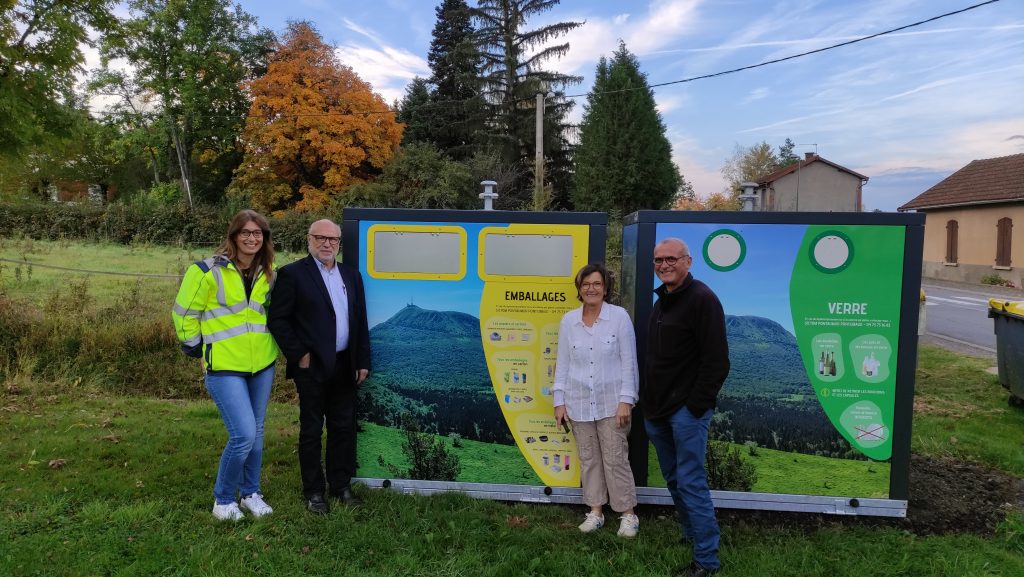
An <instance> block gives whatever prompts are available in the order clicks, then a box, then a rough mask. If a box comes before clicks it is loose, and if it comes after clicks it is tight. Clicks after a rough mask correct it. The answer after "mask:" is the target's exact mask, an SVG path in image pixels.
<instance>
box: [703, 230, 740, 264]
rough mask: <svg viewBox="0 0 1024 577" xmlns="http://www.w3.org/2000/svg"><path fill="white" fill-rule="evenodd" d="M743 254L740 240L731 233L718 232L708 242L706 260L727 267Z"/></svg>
mask: <svg viewBox="0 0 1024 577" xmlns="http://www.w3.org/2000/svg"><path fill="white" fill-rule="evenodd" d="M741 256H743V247H742V246H740V241H739V239H737V238H736V237H735V236H732V235H731V234H720V235H718V236H716V237H715V238H713V239H711V242H709V243H708V260H709V261H711V264H713V265H715V266H718V267H722V268H727V267H731V266H733V265H735V264H736V263H737V262H738V261H739V260H740V257H741Z"/></svg>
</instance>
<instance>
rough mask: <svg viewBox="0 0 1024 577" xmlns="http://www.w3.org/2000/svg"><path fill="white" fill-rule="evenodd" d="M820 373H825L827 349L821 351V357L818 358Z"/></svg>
mask: <svg viewBox="0 0 1024 577" xmlns="http://www.w3.org/2000/svg"><path fill="white" fill-rule="evenodd" d="M818 374H819V375H824V374H825V351H821V357H819V358H818Z"/></svg>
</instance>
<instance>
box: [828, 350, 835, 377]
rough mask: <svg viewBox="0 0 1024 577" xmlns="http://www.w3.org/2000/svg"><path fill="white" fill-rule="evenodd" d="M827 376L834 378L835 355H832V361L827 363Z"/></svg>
mask: <svg viewBox="0 0 1024 577" xmlns="http://www.w3.org/2000/svg"><path fill="white" fill-rule="evenodd" d="M828 374H829V376H832V377H834V376H836V355H835V353H832V360H831V362H829V368H828Z"/></svg>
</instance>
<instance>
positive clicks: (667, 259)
mask: <svg viewBox="0 0 1024 577" xmlns="http://www.w3.org/2000/svg"><path fill="white" fill-rule="evenodd" d="M688 256H690V255H688V254H684V255H683V256H656V257H654V266H658V265H660V264H667V265H669V266H672V265H674V264H676V263H677V262H679V261H681V260H682V259H684V258H686V257H688Z"/></svg>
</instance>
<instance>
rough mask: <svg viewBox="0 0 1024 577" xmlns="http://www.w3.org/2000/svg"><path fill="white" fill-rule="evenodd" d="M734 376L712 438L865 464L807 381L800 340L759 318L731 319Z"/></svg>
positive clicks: (728, 320)
mask: <svg viewBox="0 0 1024 577" xmlns="http://www.w3.org/2000/svg"><path fill="white" fill-rule="evenodd" d="M726 331H727V333H728V340H729V360H730V363H731V367H732V368H731V370H730V371H729V378H728V379H726V381H725V385H724V386H723V387H722V392H721V395H720V396H719V401H718V409H717V411H716V414H715V420H714V422H713V423H712V427H711V436H712V438H715V439H719V440H723V441H729V442H731V443H738V444H751V443H753V444H756V445H757V446H758V447H764V448H768V449H779V450H782V451H790V452H796V453H804V454H808V455H817V456H824V457H839V458H845V459H864V457H863V455H861V454H860V452H858V451H857V450H856V449H853V448H852V447H851V446H850V444H849V443H848V442H847V441H846V439H844V438H843V437H842V435H840V434H839V432H838V431H836V429H835V426H834V425H833V424H832V423H831V422H830V421H829V419H828V416H827V415H826V414H825V411H824V410H823V409H822V408H821V404H820V403H819V402H818V399H817V396H816V395H815V392H814V388H813V387H812V386H811V383H810V381H809V380H808V377H807V373H806V371H805V369H804V364H803V360H802V359H801V358H800V349H799V347H798V346H797V342H796V337H794V336H793V335H792V334H791V333H790V332H789V331H787V330H786V329H785V328H783V327H782V325H780V324H779V323H777V322H775V321H773V320H771V319H768V318H764V317H758V316H730V315H726Z"/></svg>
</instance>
